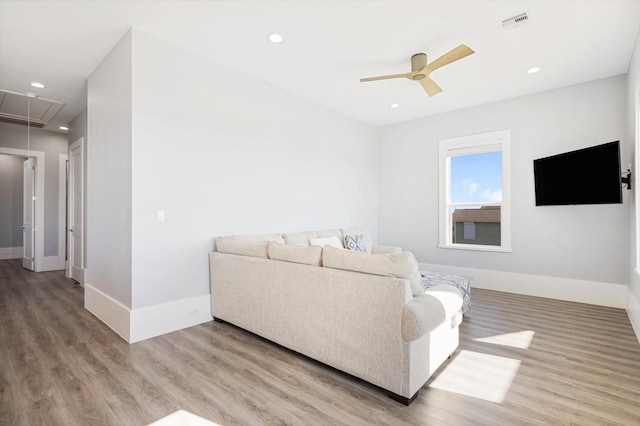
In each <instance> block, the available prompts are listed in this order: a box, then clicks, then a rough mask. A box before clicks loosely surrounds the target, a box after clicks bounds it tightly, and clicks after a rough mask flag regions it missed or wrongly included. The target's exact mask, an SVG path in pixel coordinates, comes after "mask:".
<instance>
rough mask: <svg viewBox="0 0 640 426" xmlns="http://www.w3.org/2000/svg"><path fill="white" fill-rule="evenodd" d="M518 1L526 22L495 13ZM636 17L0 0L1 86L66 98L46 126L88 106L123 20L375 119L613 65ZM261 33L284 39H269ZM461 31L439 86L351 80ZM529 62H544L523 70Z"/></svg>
mask: <svg viewBox="0 0 640 426" xmlns="http://www.w3.org/2000/svg"><path fill="white" fill-rule="evenodd" d="M522 12H527V13H528V15H529V17H530V22H529V23H527V24H525V25H522V26H519V27H516V28H513V29H510V30H503V29H502V28H501V26H500V25H499V21H501V20H503V19H507V18H510V17H512V16H514V15H517V14H519V13H522ZM639 24H640V1H638V0H624V1H616V0H606V1H576V0H570V1H559V0H554V1H364V0H361V1H91V0H89V1H87V0H85V1H6V0H1V1H0V89H4V90H9V91H14V92H19V93H26V92H34V93H37V95H38V96H41V97H43V98H48V99H53V100H56V101H60V102H64V103H65V106H64V107H63V108H62V109H61V110H60V112H59V113H58V114H57V115H56V116H55V117H54V119H53V120H52V122H51V124H50V125H49V126H48V127H47V128H50V129H54V128H57V126H58V125H62V124H66V123H68V122H69V121H70V120H71V119H72V118H73V117H74V116H75V115H76V114H77V113H78V112H80V111H81V110H82V108H84V106H85V104H86V86H85V84H86V80H87V77H89V75H90V74H91V72H92V71H93V70H94V69H95V68H96V67H97V66H98V64H99V63H100V61H101V60H102V59H103V58H104V57H105V56H106V55H107V53H108V52H109V51H110V50H111V48H113V46H114V45H115V44H116V43H117V42H118V40H119V39H120V38H121V37H122V36H123V35H124V34H125V33H126V31H127V30H128V29H129V28H130V27H132V26H135V27H137V28H139V29H141V30H143V31H146V32H148V33H150V34H153V35H155V36H157V37H159V38H162V39H165V40H167V41H170V42H172V43H174V44H177V45H179V46H183V47H184V48H187V49H190V50H192V51H195V52H197V53H199V54H201V55H204V56H207V57H210V58H212V59H214V60H216V61H217V62H220V63H222V64H226V65H228V66H229V67H232V68H234V69H237V70H238V71H240V72H243V73H245V74H248V75H251V76H254V77H256V78H259V79H262V80H265V81H267V82H269V83H271V84H273V85H274V86H278V87H280V88H283V89H285V90H288V91H290V92H293V93H296V94H298V95H300V96H303V97H305V98H308V99H311V100H313V101H315V102H318V103H320V104H323V105H326V106H327V107H329V108H332V109H334V110H337V111H340V112H342V113H344V114H346V115H349V116H351V117H355V118H357V119H359V120H362V121H364V122H366V123H369V124H371V125H374V126H381V125H386V124H391V123H396V122H400V121H405V120H411V119H415V118H419V117H424V116H428V115H434V114H439V113H443V112H446V111H451V110H455V109H460V108H465V107H469V106H473V105H479V104H484V103H488V102H493V101H497V100H501V99H506V98H511V97H515V96H521V95H525V94H529V93H535V92H540V91H544V90H549V89H554V88H557V87H563V86H568V85H572V84H577V83H581V82H585V81H590V80H595V79H599V78H605V77H610V76H614V75H619V74H624V73H626V72H627V69H628V67H629V60H630V57H631V52H632V50H633V47H634V43H635V40H636V35H637V33H638V27H639ZM271 32H278V33H280V34H282V35H283V36H284V38H285V40H284V42H283V43H281V44H278V45H275V44H271V43H269V42H268V41H267V34H268V33H271ZM462 43H464V44H467V45H468V46H470V47H471V48H472V49H474V50H475V51H476V53H475V54H474V55H471V56H469V57H467V58H464V59H462V60H460V61H458V62H455V63H453V64H450V65H448V66H446V67H444V68H441V69H439V70H437V71H435V72H434V73H433V74H432V75H431V77H432V78H433V80H434V81H436V82H437V83H438V84H439V85H440V86H441V87H442V89H443V90H444V92H443V93H441V94H439V95H437V96H435V97H433V98H428V97H427V96H426V95H425V93H424V91H423V90H422V88H421V87H420V86H419V84H417V83H415V82H412V81H409V80H406V79H396V80H386V81H376V82H368V83H360V82H359V79H360V78H362V77H371V76H376V75H383V74H397V73H404V72H408V71H409V70H410V62H409V60H410V57H411V55H412V54H414V53H417V52H425V53H427V55H428V57H429V62H431V61H432V60H433V59H435V58H437V57H439V56H440V55H442V54H444V53H445V52H447V51H448V50H450V49H452V48H454V47H456V46H457V45H459V44H462ZM534 65H537V66H540V67H542V71H541V72H539V73H537V74H527V72H526V70H527V69H528V68H530V67H532V66H534ZM212 78H215V76H212ZM32 81H39V82H42V83H44V84H46V86H47V87H46V88H45V89H36V88H33V87H31V86H30V85H29V83H30V82H32ZM158 90H161V88H158ZM392 103H398V104H400V107H399V108H395V109H391V108H389V105H390V104H392Z"/></svg>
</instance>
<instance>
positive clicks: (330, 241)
mask: <svg viewBox="0 0 640 426" xmlns="http://www.w3.org/2000/svg"><path fill="white" fill-rule="evenodd" d="M309 243H310V244H311V245H312V246H317V247H324V246H331V247H335V248H337V249H340V250H342V249H344V247H343V246H342V241H340V239H339V238H338V237H336V236H333V237H323V238H311V239H310V240H309Z"/></svg>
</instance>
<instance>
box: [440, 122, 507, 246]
mask: <svg viewBox="0 0 640 426" xmlns="http://www.w3.org/2000/svg"><path fill="white" fill-rule="evenodd" d="M510 148H511V131H509V130H502V131H498V132H491V133H483V134H479V135H471V136H464V137H459V138H452V139H443V140H441V141H440V203H439V204H440V206H439V207H440V241H439V243H440V244H439V246H440V247H443V248H456V249H466V250H486V251H511V149H510Z"/></svg>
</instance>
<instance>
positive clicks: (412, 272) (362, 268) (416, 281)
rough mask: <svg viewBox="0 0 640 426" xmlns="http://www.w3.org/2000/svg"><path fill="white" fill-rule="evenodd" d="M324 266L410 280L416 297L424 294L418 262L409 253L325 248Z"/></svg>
mask: <svg viewBox="0 0 640 426" xmlns="http://www.w3.org/2000/svg"><path fill="white" fill-rule="evenodd" d="M322 264H323V265H324V267H325V268H333V269H343V270H347V271H355V272H364V273H367V274H374V275H383V276H386V277H397V278H404V279H408V280H409V283H410V284H411V292H412V293H413V295H414V296H422V295H423V294H424V288H423V287H422V284H421V282H420V271H419V270H418V262H417V261H416V258H415V257H414V256H413V254H412V253H410V252H408V251H405V252H402V253H393V254H368V253H360V252H356V251H349V250H339V249H336V248H333V247H329V246H325V247H324V248H323V250H322Z"/></svg>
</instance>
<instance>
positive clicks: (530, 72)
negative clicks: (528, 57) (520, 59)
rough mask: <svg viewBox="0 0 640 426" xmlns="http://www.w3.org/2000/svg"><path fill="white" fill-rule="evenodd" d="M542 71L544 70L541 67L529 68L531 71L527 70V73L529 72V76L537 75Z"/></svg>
mask: <svg viewBox="0 0 640 426" xmlns="http://www.w3.org/2000/svg"><path fill="white" fill-rule="evenodd" d="M541 69H542V68H540V67H531V68H529V69H528V70H527V72H528V73H529V74H535V73H537V72H539V71H540V70H541Z"/></svg>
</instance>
